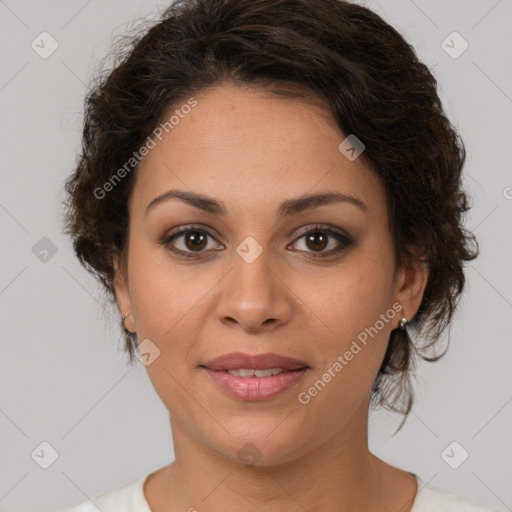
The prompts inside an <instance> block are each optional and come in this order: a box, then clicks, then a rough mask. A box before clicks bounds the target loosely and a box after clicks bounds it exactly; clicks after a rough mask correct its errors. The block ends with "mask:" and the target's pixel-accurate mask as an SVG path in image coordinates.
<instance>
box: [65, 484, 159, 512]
mask: <svg viewBox="0 0 512 512" xmlns="http://www.w3.org/2000/svg"><path fill="white" fill-rule="evenodd" d="M148 476H149V475H144V476H143V477H141V478H139V479H138V480H135V481H133V482H131V483H130V484H128V485H126V486H124V487H121V488H119V489H115V490H113V491H110V492H106V493H102V494H96V495H94V496H92V497H91V498H90V499H89V500H87V501H84V502H83V503H80V504H78V505H75V506H73V507H69V508H65V509H59V510H56V511H55V512H98V509H99V510H101V511H102V512H119V511H120V510H122V511H123V512H151V510H150V508H149V505H148V503H147V501H146V498H145V497H144V492H143V488H144V482H145V481H146V479H147V477H148Z"/></svg>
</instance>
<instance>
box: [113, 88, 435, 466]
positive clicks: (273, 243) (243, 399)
mask: <svg viewBox="0 0 512 512" xmlns="http://www.w3.org/2000/svg"><path fill="white" fill-rule="evenodd" d="M195 99H196V100H197V105H196V106H195V107H194V108H192V109H186V111H187V112H188V111H189V110H190V112H189V113H188V114H186V115H183V114H182V116H181V117H180V118H179V122H178V123H175V124H174V127H173V129H172V130H170V131H169V133H165V131H164V136H163V137H162V139H161V141H158V139H156V138H155V142H157V144H156V147H154V148H153V149H151V150H150V152H149V153H148V154H147V156H145V158H144V160H143V161H142V163H141V165H140V168H139V169H138V171H137V172H138V176H137V181H136V184H135V187H134V189H133V193H132V195H131V197H130V202H129V212H130V226H129V230H130V237H129V244H128V264H127V274H128V280H125V279H124V278H123V277H122V276H123V275H124V273H121V272H120V273H118V274H117V279H116V295H117V299H118V303H119V308H120V311H121V312H122V313H123V314H130V315H129V317H128V318H127V319H126V322H125V323H126V325H127V327H128V328H129V329H130V330H133V331H136V332H137V337H138V340H139V343H140V342H143V340H151V341H150V342H147V341H146V342H145V343H146V347H147V349H148V350H149V353H150V355H149V356H148V357H149V359H148V362H149V364H147V366H146V369H147V372H148V375H149V378H150V380H151V382H152V384H153V385H154V387H155V390H156V391H157V393H158V395H159V396H160V398H161V399H162V401H163V402H164V404H165V405H166V407H167V408H168V410H169V412H170V414H171V422H172V425H173V433H174V440H175V444H176V443H179V442H180V441H179V440H180V439H183V440H184V438H185V437H187V438H188V439H189V440H190V441H192V442H194V443H195V444H196V446H202V447H203V448H210V449H211V450H213V451H215V452H217V453H220V454H222V455H225V456H227V457H230V458H233V459H241V457H243V456H244V455H247V454H248V452H250V451H251V450H252V451H253V452H254V457H256V458H258V459H260V463H261V464H265V463H266V464H277V463H281V462H286V461H290V460H293V459H295V458H298V457H300V456H301V455H304V454H306V453H308V452H310V451H312V450H314V449H315V448H318V447H320V446H321V445H325V444H326V443H328V442H331V441H333V440H335V439H336V446H343V444H342V443H340V442H339V441H340V439H343V438H345V440H348V439H351V441H352V442H353V441H354V439H355V437H357V439H358V440H361V439H366V437H365V436H366V419H367V407H368V400H369V397H370V389H371V386H372V383H373V381H374V379H375V376H376V374H377V372H378V369H379V367H380V364H381V361H382V359H383V357H384V353H385V350H386V346H387V341H388V339H389V335H390V332H391V330H392V329H395V328H397V326H398V322H399V320H400V318H401V317H402V316H406V317H407V318H409V319H410V318H411V317H412V316H413V315H414V314H415V313H416V311H417V308H418V306H419V304H420V301H421V296H422V293H423V289H424V285H425V274H424V272H423V271H422V270H419V269H413V268H409V269H396V272H395V259H394V253H393V246H392V239H391V234H390V230H389V226H388V213H387V207H386V197H385V191H384V186H383V184H382V182H381V181H380V179H379V178H378V177H377V175H376V174H375V173H374V172H373V171H372V170H371V169H370V168H369V167H368V166H367V164H365V163H364V162H363V159H362V158H356V159H355V160H351V159H349V158H347V156H346V155H349V156H352V155H351V153H352V152H350V151H349V152H348V153H345V154H344V153H342V152H341V150H340V149H339V148H338V146H339V145H340V143H341V142H342V141H343V140H344V139H345V137H346V136H345V135H344V134H342V133H341V132H340V130H339V129H338V128H337V127H336V126H335V124H334V122H333V121H330V119H329V118H328V116H327V115H326V114H323V113H321V112H320V111H319V110H315V109H314V108H313V107H311V106H308V105H306V104H303V103H301V102H300V101H299V100H288V99H283V98H279V97H276V96H274V95H269V94H265V93H263V92H254V91H253V92H249V90H242V89H239V88H237V87H236V86H231V85H224V86H222V87H218V88H212V89H209V90H207V91H206V92H204V93H202V94H201V95H198V96H197V97H196V98H195ZM178 109H179V107H178ZM184 111H185V110H184ZM170 190H176V191H180V192H186V193H190V194H200V195H201V196H207V197H208V198H209V200H210V201H211V202H210V203H202V204H203V206H204V207H205V209H202V208H199V207H197V206H194V205H193V204H191V203H190V202H187V201H185V200H183V199H179V198H176V197H174V198H168V199H167V200H162V201H160V202H158V203H154V204H153V205H152V206H151V207H149V208H148V205H150V203H151V202H152V201H153V200H154V199H155V198H156V197H158V196H160V195H161V194H164V193H166V192H168V191H170ZM325 193H327V194H339V195H340V197H343V196H347V197H350V198H354V200H342V201H331V202H328V201H325V202H322V201H321V200H318V201H311V202H307V203H305V206H308V208H302V207H299V206H300V204H299V205H297V204H294V203H293V201H295V200H296V199H298V198H304V197H307V196H310V195H313V194H325ZM196 204H197V202H196ZM218 205H221V206H218ZM214 206H215V209H214ZM303 206H304V204H303ZM206 207H208V208H206ZM220 208H222V210H223V213H220ZM206 210H208V211H206ZM176 228H190V231H189V232H188V233H187V232H185V233H180V234H177V235H176V236H175V237H174V238H173V239H172V240H170V237H171V236H172V235H173V234H174V231H175V230H176ZM308 231H312V233H310V235H307V234H306V233H307V232H308ZM164 239H166V240H167V242H165V241H164ZM175 251H178V252H175ZM179 251H182V252H181V253H179ZM401 307H403V315H402V313H401V312H399V311H398V310H399V309H400V308H401ZM148 343H150V344H149V345H148ZM155 346H156V347H157V348H158V350H159V351H160V353H159V355H158V356H156V357H155V352H154V347H155ZM151 347H153V348H151ZM145 350H146V349H145ZM233 352H243V353H245V354H248V355H257V354H263V353H274V354H278V355H281V356H286V357H289V358H292V359H294V360H299V361H301V362H302V363H304V365H305V366H306V367H307V368H306V370H305V371H304V370H303V371H297V372H294V375H293V379H290V381H286V379H287V378H288V377H290V375H288V376H286V378H282V377H283V374H281V377H279V378H276V377H246V378H245V379H258V380H257V381H253V384H254V383H257V382H258V383H259V384H254V387H258V386H260V390H261V389H263V388H266V387H268V388H270V389H271V391H272V392H271V393H269V394H268V395H265V392H264V391H260V392H259V393H258V390H256V391H254V390H253V391H245V392H244V391H240V389H243V388H246V387H247V386H248V385H249V384H246V380H245V381H242V379H243V377H235V376H231V375H230V374H226V373H225V372H222V377H223V379H230V382H231V384H230V385H231V387H232V388H234V391H232V392H230V391H228V390H226V389H225V388H223V387H222V386H221V385H219V383H218V380H219V379H216V378H213V377H212V375H214V374H213V373H212V372H211V370H210V371H208V370H206V368H205V367H204V366H207V364H208V361H211V360H212V359H214V358H217V357H219V356H221V355H225V354H228V353H233ZM241 364H242V363H240V365H241ZM275 364H277V363H275ZM239 367H240V366H239ZM244 367H245V366H242V368H244ZM266 367H268V365H267V366H266ZM220 373H221V372H220V371H219V372H218V373H217V374H216V375H217V377H219V374H220ZM283 373H285V372H283ZM269 379H270V380H269ZM284 381H286V382H288V384H290V382H291V386H289V387H287V388H286V387H284V384H283V382H284ZM280 385H283V387H284V388H283V389H281V388H280V387H279V386H280ZM276 386H277V387H276ZM237 390H238V391H237ZM178 431H179V432H178ZM180 436H181V437H180ZM183 442H185V441H183ZM246 443H252V445H248V444H246ZM176 450H179V446H176ZM249 455H250V454H249Z"/></svg>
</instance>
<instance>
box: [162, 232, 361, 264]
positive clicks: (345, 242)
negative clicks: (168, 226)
mask: <svg viewBox="0 0 512 512" xmlns="http://www.w3.org/2000/svg"><path fill="white" fill-rule="evenodd" d="M194 231H196V232H197V231H199V232H202V233H205V234H206V235H207V236H209V237H211V238H214V237H213V236H212V235H211V234H210V233H209V232H208V231H207V230H206V229H204V228H202V227H200V226H194V225H188V226H182V227H180V228H177V229H175V230H174V231H172V232H171V233H166V234H165V235H164V236H163V237H161V239H160V240H159V243H160V244H161V245H163V246H165V247H166V248H167V250H169V251H171V252H173V253H175V254H178V255H179V256H182V257H184V258H196V259H197V258H201V257H202V256H200V253H201V252H204V251H196V252H195V254H194V252H189V251H182V250H181V249H176V248H171V247H170V243H171V242H172V241H173V240H175V239H176V238H179V237H180V236H183V235H184V234H186V233H189V232H194ZM318 232H320V233H323V234H327V235H328V236H332V237H333V238H335V239H336V240H338V242H340V243H341V245H340V246H339V247H338V248H336V249H331V250H330V251H328V252H326V253H315V252H314V251H306V252H310V253H312V254H314V256H307V257H308V258H311V259H317V258H327V257H332V256H335V255H337V254H339V253H340V252H341V251H343V250H345V249H347V248H349V247H350V246H352V245H354V244H355V240H354V239H353V238H352V237H350V236H349V235H347V234H344V233H341V232H338V231H334V230H333V229H330V228H329V227H326V226H323V225H320V224H317V225H315V226H314V227H312V228H310V229H308V230H307V231H305V232H304V233H302V234H301V235H300V236H299V237H298V238H296V239H295V240H294V241H293V242H292V244H295V243H296V242H297V241H298V240H300V239H301V238H304V237H306V236H307V235H310V234H312V233H318ZM300 252H304V251H300Z"/></svg>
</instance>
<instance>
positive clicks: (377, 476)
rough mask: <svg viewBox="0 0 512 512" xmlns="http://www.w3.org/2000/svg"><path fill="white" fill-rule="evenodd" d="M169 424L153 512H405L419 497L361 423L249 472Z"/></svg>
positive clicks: (407, 477)
mask: <svg viewBox="0 0 512 512" xmlns="http://www.w3.org/2000/svg"><path fill="white" fill-rule="evenodd" d="M364 418H365V419H366V422H367V414H365V416H364ZM171 426H172V432H173V440H174V446H175V462H174V463H172V464H171V465H170V466H167V468H165V469H166V471H165V472H164V473H162V478H161V479H160V481H159V485H158V490H155V491H154V492H152V493H151V496H152V499H151V500H150V499H149V493H148V494H147V496H148V502H149V504H150V506H151V509H152V511H153V512H159V511H160V510H166V511H174V510H192V511H193V510H194V509H195V510H198V511H201V512H202V511H209V510H212V511H213V510H252V511H256V512H259V511H263V510H265V511H266V512H267V511H269V512H273V511H274V510H275V511H277V510H279V511H280V512H286V511H296V510H346V509H349V510H388V509H389V510H392V506H395V505H397V504H398V505H399V508H400V507H402V511H403V512H406V511H407V510H409V509H410V508H407V507H405V508H404V500H409V501H410V503H409V505H410V506H412V501H413V500H414V496H415V494H416V489H417V486H416V482H415V481H414V479H413V478H412V477H411V476H410V475H408V474H407V473H406V472H403V471H401V470H398V469H396V468H393V467H392V466H389V465H387V464H386V463H385V462H383V461H381V460H380V459H378V458H377V457H375V456H374V455H373V454H371V453H370V452H369V450H368V444H367V429H366V428H365V429H363V428H361V423H360V422H359V423H358V424H357V428H355V427H354V428H350V427H346V428H344V429H342V430H340V431H339V432H337V433H336V434H335V435H334V436H333V437H332V438H331V439H329V440H328V441H327V442H324V443H323V444H322V445H320V446H317V447H315V448H314V449H311V450H309V451H307V453H305V454H302V455H300V456H297V457H294V458H293V459H292V460H290V461H287V462H280V463H276V464H258V463H257V464H256V465H252V466H251V465H246V464H243V463H242V462H241V461H239V460H234V459H232V458H227V457H225V456H223V455H221V454H219V453H218V452H216V451H214V450H212V449H211V448H209V447H208V446H206V445H205V443H201V442H200V441H199V440H198V439H197V438H196V437H194V436H192V435H190V433H189V431H188V430H187V429H185V428H183V426H182V425H181V424H180V423H179V422H178V421H176V420H173V419H171ZM366 426H367V423H366ZM361 433H362V434H361ZM413 481H414V483H413ZM398 482H400V489H399V486H398ZM412 485H414V486H415V487H414V490H413V487H412ZM156 487H157V486H156V484H155V488H156ZM393 491H395V492H394V493H393ZM398 491H400V492H398ZM393 495H394V496H393ZM391 501H392V503H391Z"/></svg>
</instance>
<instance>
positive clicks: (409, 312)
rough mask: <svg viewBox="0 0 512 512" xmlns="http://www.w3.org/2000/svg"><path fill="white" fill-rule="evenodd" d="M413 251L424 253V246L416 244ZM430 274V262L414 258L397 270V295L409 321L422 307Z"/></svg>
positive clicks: (403, 312) (419, 253)
mask: <svg viewBox="0 0 512 512" xmlns="http://www.w3.org/2000/svg"><path fill="white" fill-rule="evenodd" d="M413 252H414V254H416V255H417V256H421V255H422V254H424V250H423V248H422V247H419V246H415V247H414V248H413ZM428 275H429V271H428V263H426V262H417V261H414V260H413V261H408V262H406V263H405V264H404V265H403V266H402V267H400V268H399V269H398V270H397V277H396V292H395V296H396V300H397V301H398V302H399V303H400V304H401V305H402V307H403V309H402V312H401V314H402V315H403V316H404V317H405V318H407V320H408V321H411V319H412V318H413V317H414V315H416V313H417V311H418V309H419V307H420V304H421V301H422V300H423V293H424V292H425V288H426V286H427V281H428Z"/></svg>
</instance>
